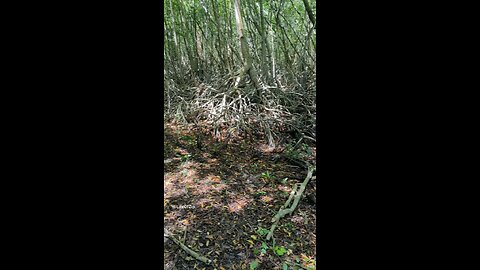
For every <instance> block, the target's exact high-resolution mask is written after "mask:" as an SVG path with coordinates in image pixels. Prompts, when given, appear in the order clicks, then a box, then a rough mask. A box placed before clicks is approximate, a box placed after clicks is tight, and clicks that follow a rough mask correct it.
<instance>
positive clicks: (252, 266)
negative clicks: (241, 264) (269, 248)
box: [250, 260, 258, 270]
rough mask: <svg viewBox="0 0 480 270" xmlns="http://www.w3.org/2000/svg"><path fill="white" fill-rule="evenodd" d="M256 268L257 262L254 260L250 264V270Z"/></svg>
mask: <svg viewBox="0 0 480 270" xmlns="http://www.w3.org/2000/svg"><path fill="white" fill-rule="evenodd" d="M257 267H258V260H254V261H253V262H251V263H250V270H254V269H256V268H257Z"/></svg>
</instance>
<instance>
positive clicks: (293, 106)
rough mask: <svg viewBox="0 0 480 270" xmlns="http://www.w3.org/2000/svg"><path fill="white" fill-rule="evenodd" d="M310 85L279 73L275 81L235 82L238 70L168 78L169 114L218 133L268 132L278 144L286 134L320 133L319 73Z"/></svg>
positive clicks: (171, 118) (166, 98) (172, 118)
mask: <svg viewBox="0 0 480 270" xmlns="http://www.w3.org/2000/svg"><path fill="white" fill-rule="evenodd" d="M308 79H309V80H308V84H307V87H301V86H300V85H298V84H297V85H295V84H290V85H289V84H288V83H287V81H288V80H287V79H285V78H283V77H282V76H280V75H279V76H277V78H276V80H275V82H274V83H273V85H262V88H261V89H255V88H254V87H253V85H252V83H248V82H247V83H246V85H245V86H244V87H242V88H240V87H236V86H235V75H231V74H230V75H227V76H223V77H217V78H211V79H210V80H209V81H208V82H206V81H199V80H198V79H191V81H189V82H185V81H183V82H182V83H178V82H176V80H174V79H169V78H167V77H166V78H165V89H164V102H165V107H164V108H165V111H164V118H165V120H166V121H176V122H179V123H182V124H192V125H195V126H196V127H198V128H201V129H202V130H207V131H209V132H211V133H212V134H213V135H214V136H217V137H222V136H230V135H233V136H249V135H250V136H251V135H254V134H255V135H259V134H261V135H263V136H264V138H265V139H267V140H268V142H269V143H270V144H274V142H275V141H277V140H278V139H279V138H280V135H281V134H286V133H288V134H293V133H296V134H304V135H307V136H309V137H312V138H315V137H316V134H315V119H316V103H315V98H316V95H315V94H316V93H315V83H316V82H315V75H312V76H311V77H310V78H308Z"/></svg>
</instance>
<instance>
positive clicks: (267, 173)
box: [262, 171, 275, 180]
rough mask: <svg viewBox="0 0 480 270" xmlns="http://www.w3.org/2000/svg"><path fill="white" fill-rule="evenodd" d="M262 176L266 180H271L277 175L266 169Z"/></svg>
mask: <svg viewBox="0 0 480 270" xmlns="http://www.w3.org/2000/svg"><path fill="white" fill-rule="evenodd" d="M262 178H264V179H266V180H271V179H274V178H275V176H274V175H272V174H271V173H270V172H269V171H266V172H263V173H262Z"/></svg>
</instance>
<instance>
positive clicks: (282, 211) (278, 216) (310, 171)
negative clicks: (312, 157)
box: [267, 165, 315, 240]
mask: <svg viewBox="0 0 480 270" xmlns="http://www.w3.org/2000/svg"><path fill="white" fill-rule="evenodd" d="M314 171H315V167H313V166H311V165H308V172H307V177H306V178H305V180H304V181H303V183H302V184H301V185H300V189H299V190H298V191H297V187H298V184H296V185H295V187H294V188H293V190H292V192H291V193H290V197H289V198H288V200H287V202H286V203H285V205H284V206H282V207H281V208H280V210H279V211H278V213H277V214H276V215H275V216H274V217H273V218H272V223H273V224H272V227H271V228H270V232H269V233H268V235H267V240H270V238H271V237H272V235H273V231H274V230H275V228H276V227H277V224H278V221H279V220H280V219H281V218H282V217H284V216H285V215H287V214H291V213H292V212H293V211H294V210H295V209H296V208H297V206H298V203H299V202H300V199H301V197H302V194H303V192H304V191H305V187H306V186H307V184H308V182H309V181H310V179H312V175H313V172H314ZM295 192H296V194H295V196H294V195H293V194H294V193H295ZM293 197H295V199H294V201H293V204H292V206H291V207H290V208H288V209H284V208H286V207H288V205H289V204H290V201H291V200H292V198H293Z"/></svg>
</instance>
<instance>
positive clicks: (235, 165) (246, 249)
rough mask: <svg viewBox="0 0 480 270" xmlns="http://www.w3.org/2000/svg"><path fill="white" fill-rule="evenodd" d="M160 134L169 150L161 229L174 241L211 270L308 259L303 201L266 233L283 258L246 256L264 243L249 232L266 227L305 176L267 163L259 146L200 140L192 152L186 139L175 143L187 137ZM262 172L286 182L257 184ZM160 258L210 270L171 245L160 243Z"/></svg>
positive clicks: (308, 224) (311, 221)
mask: <svg viewBox="0 0 480 270" xmlns="http://www.w3.org/2000/svg"><path fill="white" fill-rule="evenodd" d="M167 131H168V132H167V133H168V134H166V137H167V138H169V140H170V141H169V142H168V143H169V144H171V145H174V147H173V146H171V145H167V146H166V147H165V148H166V149H167V148H168V149H173V150H172V151H170V152H167V154H168V155H166V156H165V159H172V160H173V161H172V162H170V163H168V164H165V171H164V172H165V173H164V198H165V200H164V206H165V207H164V220H165V226H166V227H167V228H168V229H169V231H170V232H172V233H174V235H175V236H177V237H178V238H180V239H183V237H184V236H185V244H186V245H187V246H189V247H190V248H192V249H193V250H195V251H197V252H199V253H200V254H202V255H204V256H207V257H208V258H210V259H212V260H214V263H215V266H214V267H212V268H211V269H214V268H217V269H225V270H226V269H248V268H249V263H250V262H251V261H252V260H253V259H254V258H260V261H261V265H262V266H261V267H259V269H281V268H278V267H277V266H278V265H280V264H281V260H283V259H289V260H292V261H294V260H295V256H297V257H298V258H300V256H301V254H304V255H305V258H313V256H315V241H314V240H312V239H316V236H315V234H314V232H315V223H316V220H315V207H314V206H310V205H308V204H306V203H305V202H303V201H301V203H300V206H299V209H297V210H296V211H295V212H294V214H293V215H292V216H290V217H286V218H285V219H284V220H282V221H281V222H280V224H279V226H278V228H277V230H276V231H275V234H274V235H275V239H276V242H277V244H278V245H282V246H284V247H285V248H287V249H288V250H289V252H290V253H288V254H286V255H284V256H283V257H282V258H280V257H278V256H276V255H274V254H273V251H271V250H269V251H268V252H269V253H268V254H266V255H264V256H262V257H258V255H256V254H255V252H254V251H255V250H260V248H261V245H262V241H264V240H262V237H261V236H260V235H258V233H257V230H258V229H259V228H266V229H268V228H269V227H270V225H271V224H270V220H271V218H272V217H273V215H275V213H276V212H277V211H278V209H279V208H280V206H282V205H283V204H284V203H285V201H286V199H287V198H288V195H289V193H290V191H291V190H292V186H293V184H294V183H297V182H300V181H302V180H303V179H302V178H303V177H304V175H303V174H305V172H302V171H298V169H297V171H295V169H292V168H291V167H288V166H287V165H286V164H275V163H274V162H272V161H271V160H270V159H269V156H268V154H269V152H268V151H267V150H269V149H268V148H265V147H266V146H267V147H268V145H266V144H264V146H263V147H260V148H258V149H254V148H255V146H253V145H248V144H245V143H242V142H240V143H239V144H235V145H233V144H232V145H229V146H227V147H223V148H222V146H221V144H217V143H214V142H211V141H207V142H205V147H204V148H203V149H202V150H199V149H197V148H196V147H195V144H192V143H191V142H189V141H188V140H180V139H178V138H181V137H184V138H194V137H195V134H192V133H189V131H188V130H186V129H182V128H178V127H177V126H170V128H168V127H167ZM259 149H260V151H262V155H260V156H259V155H258V151H259ZM266 171H269V172H271V173H273V174H276V175H278V177H279V178H282V179H283V178H285V177H287V178H288V181H286V182H285V183H283V184H281V183H279V182H278V181H276V180H275V179H273V178H272V179H263V178H261V175H262V173H264V172H266ZM277 180H278V179H277ZM309 189H311V188H309ZM252 235H253V236H255V238H256V239H254V238H252V237H251V236H252ZM249 241H251V243H253V244H251V243H250V242H249ZM207 243H208V244H207ZM268 245H269V246H271V243H268ZM164 253H165V254H164V255H165V259H166V261H168V263H170V265H174V266H175V269H179V270H180V269H188V270H191V269H210V268H208V267H207V266H206V265H204V264H202V263H201V262H199V261H197V260H195V259H191V258H189V256H188V255H187V254H186V253H185V252H184V251H182V250H181V249H179V247H178V246H177V245H175V244H174V243H171V242H167V243H165V251H164ZM262 267H263V268H262Z"/></svg>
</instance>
